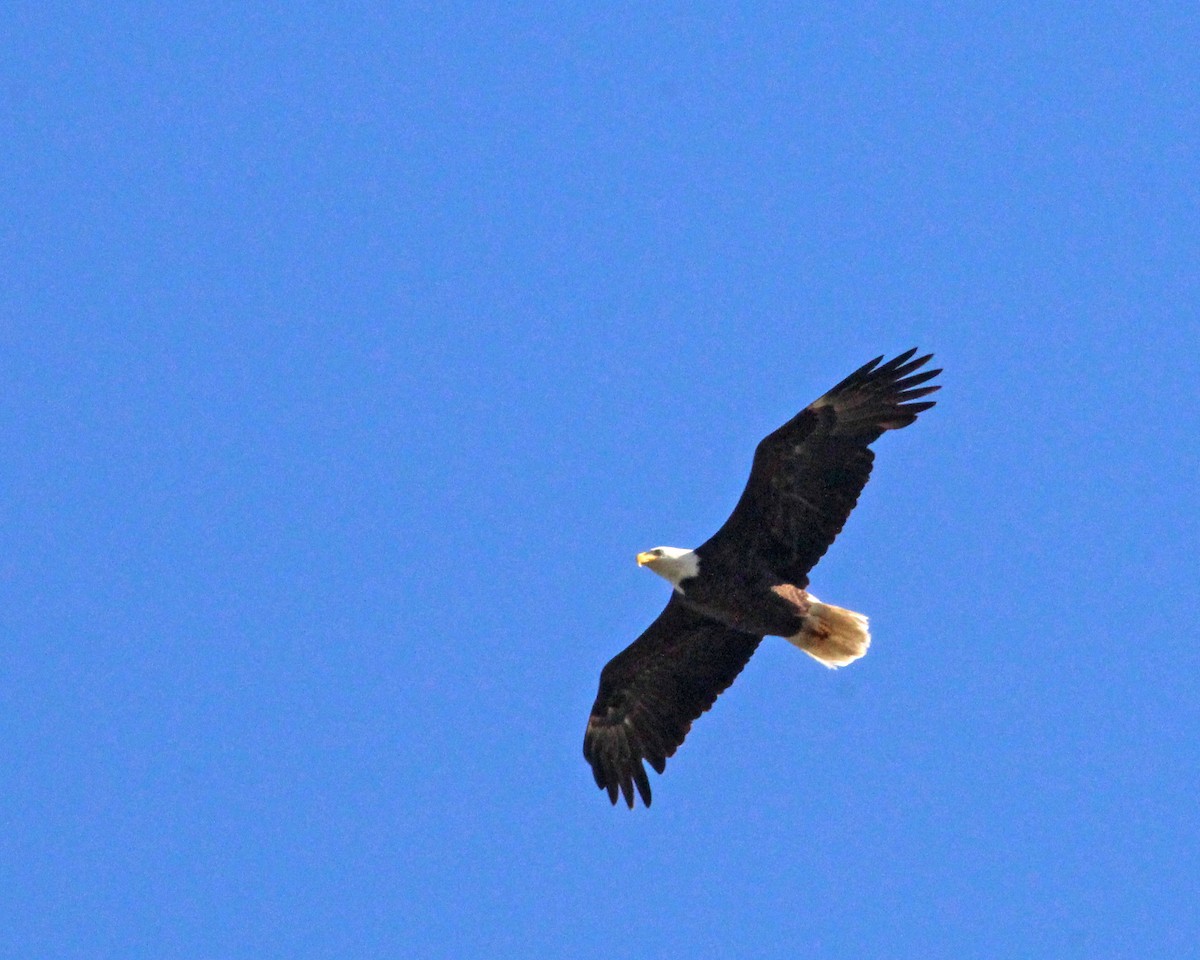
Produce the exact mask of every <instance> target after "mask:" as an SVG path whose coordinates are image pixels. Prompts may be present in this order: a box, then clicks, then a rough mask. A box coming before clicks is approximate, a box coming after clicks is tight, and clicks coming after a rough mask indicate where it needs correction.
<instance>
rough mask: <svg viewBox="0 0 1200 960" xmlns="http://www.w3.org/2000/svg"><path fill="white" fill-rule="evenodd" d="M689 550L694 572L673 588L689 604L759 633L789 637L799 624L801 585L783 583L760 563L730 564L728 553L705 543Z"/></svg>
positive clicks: (803, 610)
mask: <svg viewBox="0 0 1200 960" xmlns="http://www.w3.org/2000/svg"><path fill="white" fill-rule="evenodd" d="M695 553H696V556H697V557H698V559H699V563H698V564H697V567H698V570H697V573H696V575H695V576H692V577H688V578H687V579H684V580H682V581H680V583H679V584H678V586H677V587H676V590H677V591H678V592H679V594H680V596H681V597H682V600H683V602H684V603H685V604H686V605H687V606H688V607H689V608H690V609H692V610H694V611H696V612H697V613H700V614H703V615H704V616H706V617H709V618H711V619H713V620H716V621H717V622H718V623H721V624H723V625H725V626H727V627H730V628H732V629H734V630H742V631H745V632H746V633H757V634H758V635H759V636H779V637H790V636H792V635H793V634H794V633H796V632H797V631H798V630H800V629H801V627H802V626H803V625H804V618H805V616H806V615H807V614H808V608H809V603H808V600H807V594H806V593H805V592H804V591H803V590H801V589H799V588H797V587H795V586H794V585H793V584H789V583H784V582H783V581H782V580H780V579H779V578H778V577H777V576H775V574H774V573H773V572H772V571H771V570H770V569H769V568H768V567H766V566H765V565H763V564H761V563H754V562H751V563H750V564H748V565H746V566H741V565H739V564H737V563H736V562H735V563H730V562H728V561H729V560H730V559H731V558H727V557H723V556H722V555H721V552H720V551H719V550H717V549H712V548H707V545H705V546H701V547H698V548H697V549H696V551H695ZM732 559H736V558H732Z"/></svg>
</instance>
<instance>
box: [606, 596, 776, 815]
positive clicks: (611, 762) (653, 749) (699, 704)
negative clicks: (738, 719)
mask: <svg viewBox="0 0 1200 960" xmlns="http://www.w3.org/2000/svg"><path fill="white" fill-rule="evenodd" d="M761 641H762V637H759V636H755V635H753V634H749V633H742V632H741V631H739V630H732V629H730V628H729V627H726V626H724V625H722V624H720V623H717V621H715V620H710V619H708V618H707V617H705V616H704V615H703V614H699V613H696V612H695V611H693V610H691V609H689V608H688V607H687V606H686V605H685V604H684V603H683V601H682V600H680V599H679V597H678V596H677V595H675V594H672V596H671V600H670V602H669V603H668V604H667V606H666V608H665V609H664V610H663V612H662V613H661V614H659V616H658V619H657V620H655V621H654V622H653V623H652V624H650V626H649V627H647V628H646V632H645V633H643V634H642V635H641V636H640V637H638V638H637V639H636V640H635V641H634V642H633V643H631V644H630V645H629V646H628V647H626V648H625V649H624V650H622V651H621V652H620V653H618V654H617V655H616V656H615V657H613V658H612V660H610V661H609V662H608V664H607V666H605V668H604V669H603V670H602V671H601V672H600V692H599V693H598V694H597V695H596V702H595V703H594V704H593V705H592V715H591V716H590V717H588V724H587V732H586V733H585V734H584V737H583V755H584V757H585V758H586V759H587V762H588V763H590V764H591V765H592V775H593V776H594V777H595V778H596V785H597V786H599V787H600V788H601V789H603V790H607V791H608V798H609V799H610V800H611V801H612V802H613V803H616V802H617V793H618V790H619V791H620V793H621V794H623V795H624V797H625V802H626V803H627V804H628V805H629V807H630V809H632V808H633V803H634V800H633V788H634V785H635V784H636V785H637V791H638V793H639V794H640V795H641V798H642V803H644V804H645V805H646V806H650V779H649V778H648V777H647V776H646V768H645V767H644V766H642V761H643V760H646V761H649V763H650V766H652V767H653V768H654V769H655V770H656V771H658V772H659V773H662V772H663V769H664V768H665V767H666V763H667V757H669V756H671V755H672V754H674V753H675V750H676V749H677V748H678V747H679V745H680V744H681V743H683V740H684V737H686V736H687V735H688V731H689V730H690V729H691V727H692V721H693V720H695V719H696V718H697V717H698V716H700V714H702V713H704V711H705V710H707V709H708V708H709V707H711V706H712V705H713V702H714V701H715V700H716V699H717V697H718V696H719V695H720V693H721V692H722V691H723V690H725V688H726V687H728V686H729V685H730V684H731V683H733V681H734V679H735V678H736V677H737V675H738V674H739V673H741V672H742V667H744V666H745V665H746V661H748V660H749V659H750V655H751V654H753V653H754V651H755V649H756V648H757V647H758V645H759V643H760V642H761Z"/></svg>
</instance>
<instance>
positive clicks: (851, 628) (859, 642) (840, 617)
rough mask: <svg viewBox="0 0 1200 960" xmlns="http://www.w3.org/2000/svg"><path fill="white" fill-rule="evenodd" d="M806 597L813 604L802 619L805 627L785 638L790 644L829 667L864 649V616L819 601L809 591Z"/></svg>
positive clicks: (867, 636)
mask: <svg viewBox="0 0 1200 960" xmlns="http://www.w3.org/2000/svg"><path fill="white" fill-rule="evenodd" d="M808 598H809V600H810V601H811V602H812V606H811V607H809V610H808V616H807V617H805V618H804V628H803V629H802V630H801V631H800V632H799V633H797V634H794V635H793V636H790V637H788V638H787V640H788V642H789V643H794V644H795V645H796V646H798V647H799V648H800V649H801V650H803V651H804V652H805V653H807V654H808V655H809V656H810V657H812V658H813V659H814V660H816V661H817V662H818V663H821V664H823V665H824V666H827V667H829V668H830V669H831V670H832V669H834V668H835V667H844V666H845V665H846V664H848V663H853V662H854V661H855V660H857V659H858V658H859V657H861V656H862V655H863V654H865V653H866V652H867V647H869V646H870V645H871V634H870V632H869V631H868V630H867V618H866V617H865V616H863V615H862V614H861V613H855V612H854V611H853V610H843V609H842V608H841V607H834V606H831V605H830V604H828V603H821V602H820V601H819V600H818V599H817V598H816V597H814V596H813V595H812V594H811V593H810V594H809V595H808Z"/></svg>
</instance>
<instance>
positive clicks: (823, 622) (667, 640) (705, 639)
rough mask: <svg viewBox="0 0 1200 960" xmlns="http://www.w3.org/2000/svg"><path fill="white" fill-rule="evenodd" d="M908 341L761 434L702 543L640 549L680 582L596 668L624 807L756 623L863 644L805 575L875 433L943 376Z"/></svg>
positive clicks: (855, 647)
mask: <svg viewBox="0 0 1200 960" xmlns="http://www.w3.org/2000/svg"><path fill="white" fill-rule="evenodd" d="M915 353H916V350H915V349H913V350H909V351H907V352H906V353H903V354H901V355H900V356H898V357H895V358H894V359H892V360H889V361H888V362H887V363H883V362H882V360H883V358H882V357H877V358H876V359H874V360H872V361H871V362H870V363H868V364H866V365H864V366H862V367H860V368H859V369H858V370H855V371H854V373H852V374H850V376H848V377H847V378H846V379H845V380H843V381H842V382H841V383H839V384H838V385H837V386H835V387H834V388H833V389H831V390H830V391H829V392H828V393H826V394H825V395H824V396H822V397H821V398H820V399H818V400H816V401H814V402H813V403H811V404H809V405H808V406H807V407H806V408H805V409H804V410H802V411H800V413H798V414H797V415H796V416H795V417H793V418H792V419H791V420H789V421H788V422H787V423H785V424H784V425H783V426H781V427H780V428H779V429H778V430H776V431H775V432H774V433H771V434H770V435H769V436H767V437H765V438H764V439H763V440H762V442H761V443H759V445H758V448H757V450H756V451H755V453H754V464H753V466H752V468H751V470H750V478H749V480H748V481H747V483H746V488H745V490H744V491H743V492H742V496H741V498H740V499H739V500H738V503H737V506H735V507H734V509H733V513H732V514H730V516H729V519H728V520H726V521H725V524H724V525H723V526H722V527H721V529H720V530H718V531H717V532H716V533H715V534H714V535H713V536H712V537H711V538H710V539H709V540H708V541H706V542H705V543H704V544H702V545H701V546H699V547H697V548H696V549H695V550H694V551H683V550H677V549H673V548H656V549H655V550H654V551H650V552H648V553H645V554H641V555H639V558H638V561H639V563H645V564H646V565H648V566H651V568H652V569H655V571H656V572H659V573H661V574H662V575H663V576H665V577H667V578H668V579H670V580H671V581H672V583H673V584H674V585H675V591H674V592H673V594H672V596H671V599H670V601H669V602H668V603H667V606H666V609H664V610H663V612H662V613H661V614H660V615H659V617H658V619H657V620H655V621H654V622H653V623H652V624H651V625H650V626H649V627H648V628H647V629H646V631H645V632H644V633H643V634H642V635H641V636H640V637H638V639H637V640H635V641H634V642H633V643H632V644H630V646H629V647H627V648H626V649H625V650H623V651H622V652H621V653H619V654H617V656H615V657H614V658H613V659H612V660H611V661H609V663H608V665H607V666H605V668H604V670H603V671H601V674H600V690H599V693H598V694H597V696H596V702H595V704H594V705H593V706H592V713H591V716H590V717H589V719H588V725H587V731H586V733H585V735H584V742H583V755H584V757H585V758H586V759H587V761H588V763H590V764H591V767H592V773H593V775H594V776H595V779H596V783H597V785H598V786H600V787H601V788H602V789H604V790H606V791H608V795H609V798H610V799H611V800H612V802H613V803H616V802H617V797H618V796H619V795H620V796H623V797H624V799H625V802H626V803H627V804H628V805H629V806H630V807H632V806H633V805H634V788H635V787H636V789H637V793H638V794H639V795H640V796H641V798H642V802H643V803H644V804H646V806H649V805H650V796H651V794H650V781H649V778H648V777H647V775H646V770H645V767H644V766H643V762H644V761H645V762H649V764H650V766H651V767H653V768H654V769H655V770H656V771H657V772H658V773H662V772H663V769H664V767H665V765H666V761H667V758H668V757H670V756H671V755H672V754H674V752H675V750H676V749H677V748H678V747H679V745H680V744H681V743H683V740H684V738H685V737H686V736H687V734H688V731H689V730H690V729H691V725H692V721H693V720H695V719H696V718H697V717H698V716H700V714H702V713H703V712H704V711H706V710H707V709H708V708H709V707H711V706H712V705H713V702H714V701H715V700H716V698H717V696H718V695H720V693H721V692H722V691H723V690H725V689H726V688H727V687H728V686H729V685H730V684H731V683H733V681H734V679H735V678H736V677H737V675H738V674H739V673H740V672H741V671H742V668H743V667H744V666H745V665H746V662H747V661H748V660H749V659H750V657H751V655H752V654H753V653H754V651H755V649H757V647H758V645H759V643H760V642H761V641H762V638H763V636H764V635H767V634H772V635H779V636H784V637H787V638H788V639H789V640H791V641H792V642H793V643H795V644H796V645H797V646H800V647H801V648H802V649H805V650H806V651H807V652H809V653H810V654H812V655H813V656H814V657H816V658H817V659H818V660H820V661H822V662H823V663H825V664H826V665H828V666H839V665H842V664H844V663H848V662H850V661H851V660H853V659H856V658H857V657H858V656H861V655H862V653H863V652H865V650H866V645H867V643H869V639H870V638H869V635H868V634H867V632H866V618H865V617H862V616H861V615H860V614H855V613H852V612H851V611H846V610H841V609H840V608H838V607H831V606H828V605H826V604H822V603H820V602H819V601H817V600H816V598H815V597H813V596H812V595H811V594H808V593H807V592H806V591H805V589H804V588H806V587H807V586H808V574H809V571H810V570H811V569H812V568H813V567H814V566H815V565H816V563H817V561H818V560H820V559H821V557H822V556H824V554H825V551H826V550H828V549H829V545H830V544H831V543H833V541H834V539H835V538H836V537H837V535H838V534H839V533H841V530H842V527H843V526H844V525H845V522H846V518H847V517H849V515H850V512H851V511H852V510H853V509H854V506H855V504H856V503H857V502H858V497H859V494H860V493H861V492H862V489H863V487H864V486H865V484H866V482H867V479H868V477H870V475H871V465H872V462H873V460H874V454H873V453H872V452H871V450H870V449H869V445H870V444H871V443H872V442H874V441H875V440H877V439H878V438H879V437H880V436H881V435H882V434H883V432H884V431H885V430H897V429H899V428H901V427H906V426H908V425H909V424H910V423H912V422H913V421H914V420H915V419H916V418H917V414H919V413H921V412H922V411H923V410H927V409H929V408H930V407H932V406H933V405H934V404H933V401H923V402H918V401H919V400H920V398H921V397H924V396H926V395H928V394H930V393H932V392H933V391H935V390H937V389H939V388H938V387H936V386H922V385H923V384H926V383H927V382H928V381H929V380H931V379H933V377H935V376H936V375H937V374H938V373H940V372H941V371H940V370H924V371H921V368H922V367H923V366H924V365H925V364H926V363H927V362H928V361H929V360H930V358H931V357H932V354H930V355H927V356H923V357H917V358H916V359H913V356H914V354H915ZM918 371H920V372H918Z"/></svg>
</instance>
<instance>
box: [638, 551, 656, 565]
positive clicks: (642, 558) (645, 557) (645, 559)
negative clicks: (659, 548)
mask: <svg viewBox="0 0 1200 960" xmlns="http://www.w3.org/2000/svg"><path fill="white" fill-rule="evenodd" d="M656 559H658V558H657V557H655V556H654V554H653V553H651V552H650V551H649V550H646V551H645V552H643V553H639V554H638V555H637V562H638V566H639V567H644V566H645V565H646V564H648V563H649V562H650V561H651V560H656Z"/></svg>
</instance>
